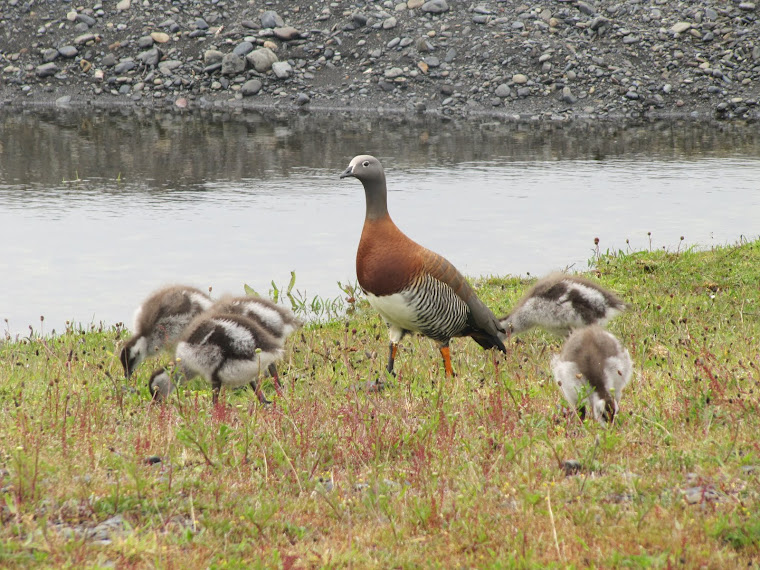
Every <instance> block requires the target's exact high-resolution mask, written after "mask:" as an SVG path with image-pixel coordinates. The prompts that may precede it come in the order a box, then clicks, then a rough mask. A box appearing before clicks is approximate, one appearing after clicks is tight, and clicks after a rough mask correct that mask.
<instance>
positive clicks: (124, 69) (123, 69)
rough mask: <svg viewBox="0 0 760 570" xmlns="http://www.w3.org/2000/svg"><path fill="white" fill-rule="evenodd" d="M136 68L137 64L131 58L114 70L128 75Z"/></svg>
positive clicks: (118, 64)
mask: <svg viewBox="0 0 760 570" xmlns="http://www.w3.org/2000/svg"><path fill="white" fill-rule="evenodd" d="M135 67H137V64H136V63H135V62H134V60H133V59H132V58H131V57H130V58H128V59H124V60H122V61H120V62H119V63H117V64H116V66H115V67H114V68H113V70H114V71H115V72H116V73H118V74H121V73H126V72H128V71H132V70H133V69H134V68H135Z"/></svg>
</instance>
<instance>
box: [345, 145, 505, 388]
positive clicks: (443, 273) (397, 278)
mask: <svg viewBox="0 0 760 570" xmlns="http://www.w3.org/2000/svg"><path fill="white" fill-rule="evenodd" d="M340 177H341V178H348V177H353V178H356V179H358V180H359V181H360V182H361V183H362V185H363V186H364V195H365V198H366V216H365V219H364V228H363V230H362V235H361V239H360V241H359V248H358V250H357V253H356V275H357V278H358V280H359V285H360V286H361V288H362V289H363V290H364V292H365V293H366V295H367V299H368V300H369V303H370V305H372V307H374V308H375V309H376V310H377V311H378V312H379V313H380V316H381V317H382V318H383V320H384V321H385V322H386V324H387V325H388V329H389V337H390V347H389V356H388V366H387V370H388V372H389V373H391V374H392V373H393V366H394V361H395V358H396V352H397V350H398V343H399V342H400V341H401V339H402V338H403V336H404V335H405V334H407V333H409V332H417V333H421V334H423V335H425V336H427V337H429V338H431V339H433V340H434V341H436V342H437V343H438V346H439V350H440V352H441V356H442V357H443V365H444V370H445V372H446V375H447V376H452V375H453V373H454V372H453V369H452V366H451V354H450V351H449V342H450V340H451V339H452V338H453V337H462V336H469V337H471V338H472V339H473V340H475V342H477V343H478V344H479V345H480V346H482V347H483V348H485V349H488V348H497V349H499V350H500V351H502V352H506V349H505V347H504V343H503V342H502V336H503V334H504V329H503V328H502V327H501V325H500V324H499V321H498V319H497V318H496V317H495V316H494V314H493V313H492V312H491V310H490V309H489V308H488V307H486V306H485V304H483V302H482V301H481V300H480V299H479V298H478V297H477V295H476V294H475V291H473V289H472V287H471V286H470V285H469V284H468V283H467V281H466V280H465V278H464V277H463V276H462V274H461V273H459V271H457V269H456V268H455V267H454V266H453V265H452V264H451V263H449V262H448V261H447V260H446V259H444V258H443V257H442V256H440V255H438V254H437V253H434V252H432V251H430V250H429V249H426V248H424V247H422V246H421V245H419V244H417V243H416V242H414V241H412V240H411V239H410V238H408V237H407V236H406V235H405V234H404V233H403V232H402V231H401V230H400V229H399V228H398V227H397V226H396V224H394V223H393V220H392V219H391V217H390V215H389V214H388V191H387V188H386V183H385V172H384V171H383V167H382V165H381V164H380V161H379V160H378V159H376V158H375V157H373V156H370V155H360V156H356V157H354V159H353V160H351V163H350V164H349V165H348V168H346V170H345V171H344V172H343V173H342V174H341V175H340Z"/></svg>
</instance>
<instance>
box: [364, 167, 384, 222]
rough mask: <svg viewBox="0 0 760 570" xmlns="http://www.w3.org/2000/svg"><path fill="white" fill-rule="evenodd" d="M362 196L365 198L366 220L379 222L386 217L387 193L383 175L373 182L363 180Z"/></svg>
mask: <svg viewBox="0 0 760 570" xmlns="http://www.w3.org/2000/svg"><path fill="white" fill-rule="evenodd" d="M362 182H363V185H364V195H365V197H366V198H367V219H368V220H379V219H380V218H384V217H385V216H387V215H388V191H387V189H386V186H385V175H382V176H381V177H378V178H376V179H373V180H363V181H362Z"/></svg>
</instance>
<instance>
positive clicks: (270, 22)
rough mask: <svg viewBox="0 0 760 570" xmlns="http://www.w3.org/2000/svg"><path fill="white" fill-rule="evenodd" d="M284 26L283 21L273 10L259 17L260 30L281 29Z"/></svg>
mask: <svg viewBox="0 0 760 570" xmlns="http://www.w3.org/2000/svg"><path fill="white" fill-rule="evenodd" d="M284 25H285V21H284V20H283V19H282V18H280V15H279V14H278V13H277V12H275V11H274V10H267V11H266V12H264V13H263V14H262V15H261V27H262V28H281V27H282V26H284Z"/></svg>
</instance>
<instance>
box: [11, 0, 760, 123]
mask: <svg viewBox="0 0 760 570" xmlns="http://www.w3.org/2000/svg"><path fill="white" fill-rule="evenodd" d="M757 15H758V8H757V6H756V4H755V3H754V2H744V1H728V2H726V1H718V0H706V1H701V2H686V1H670V0H647V1H643V0H627V1H625V2H622V1H609V2H607V1H597V2H587V1H584V0H578V1H561V0H555V1H544V2H532V3H520V2H515V1H511V0H507V1H496V0H487V1H482V2H478V1H475V2H461V1H459V0H407V1H406V2H403V1H395V0H388V1H385V2H381V1H366V2H363V1H361V0H353V1H332V2H330V1H326V0H308V1H307V0H295V1H292V0H274V1H269V2H261V1H255V2H254V1H238V0H226V1H225V0H174V1H172V2H168V1H155V0H154V1H151V0H143V1H140V0H109V1H108V2H99V1H97V0H95V1H93V2H90V3H77V2H69V1H66V0H63V1H62V0H6V2H4V3H3V4H2V5H1V6H0V108H1V107H11V106H19V105H40V104H43V105H52V104H58V105H98V106H109V105H134V106H139V107H159V108H163V107H167V106H171V107H174V108H179V109H182V108H188V109H192V108H197V107H215V106H216V107H242V108H278V109H299V108H303V109H309V110H329V109H332V110H350V111H363V112H367V111H369V112H385V111H387V112H409V113H433V114H440V115H451V116H470V115H473V114H475V115H477V114H486V115H496V116H499V115H500V116H504V117H505V118H552V119H565V118H572V117H598V118H632V117H633V118H636V117H678V116H682V117H683V116H693V117H699V118H708V117H709V118H716V117H717V118H747V119H748V118H757V117H758V116H759V115H760V106H759V105H758V104H757V103H758V100H759V99H760V93H759V91H760V25H758V22H757Z"/></svg>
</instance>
